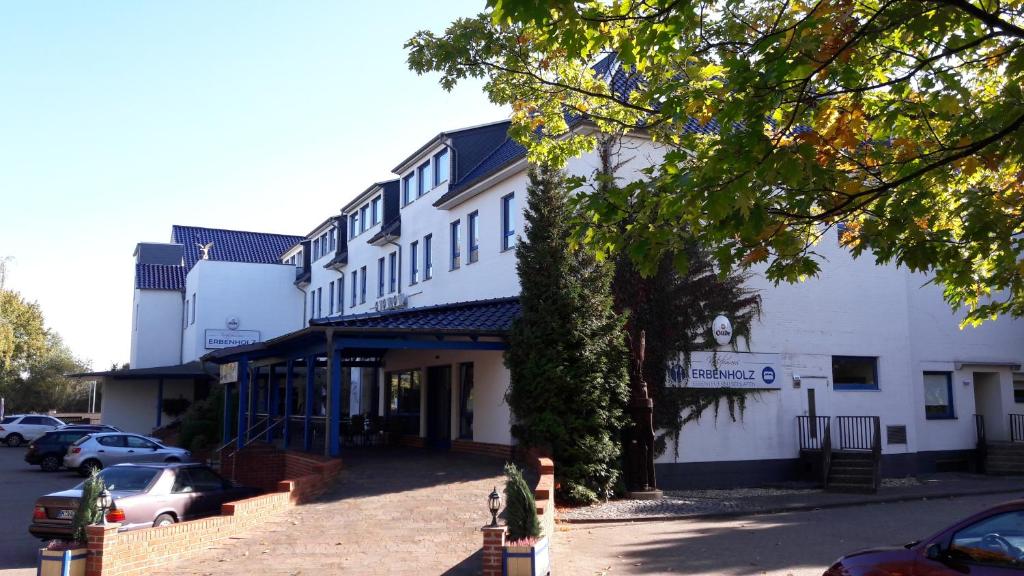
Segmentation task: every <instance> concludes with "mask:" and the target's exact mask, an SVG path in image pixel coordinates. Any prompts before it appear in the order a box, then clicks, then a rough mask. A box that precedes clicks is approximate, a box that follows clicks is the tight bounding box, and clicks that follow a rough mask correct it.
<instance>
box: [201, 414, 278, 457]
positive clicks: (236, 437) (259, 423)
mask: <svg viewBox="0 0 1024 576" xmlns="http://www.w3.org/2000/svg"><path fill="white" fill-rule="evenodd" d="M267 420H269V418H268V417H264V418H262V419H261V420H259V421H257V422H256V423H255V424H253V425H252V427H251V428H249V429H248V430H246V431H245V432H243V433H242V434H244V435H245V437H246V438H248V437H249V433H250V432H252V431H253V430H255V429H256V428H259V426H260V425H261V424H265V423H266V421H267ZM236 440H238V436H235V437H234V438H232V439H231V440H228V441H227V442H226V443H225V444H224V445H223V446H221V447H220V448H217V449H216V450H214V451H213V454H218V453H220V451H221V450H223V449H225V448H227V447H228V446H231V445H232V444H234V443H235V441H236ZM246 446H247V445H246ZM242 447H243V448H245V446H242Z"/></svg>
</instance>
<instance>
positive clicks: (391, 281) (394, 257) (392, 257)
mask: <svg viewBox="0 0 1024 576" xmlns="http://www.w3.org/2000/svg"><path fill="white" fill-rule="evenodd" d="M397 286H398V252H397V251H396V252H392V253H391V254H388V294H394V293H395V289H396V288H397Z"/></svg>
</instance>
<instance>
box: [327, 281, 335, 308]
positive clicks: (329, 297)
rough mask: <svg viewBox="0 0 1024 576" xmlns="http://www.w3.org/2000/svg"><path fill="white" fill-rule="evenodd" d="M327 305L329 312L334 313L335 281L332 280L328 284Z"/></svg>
mask: <svg viewBox="0 0 1024 576" xmlns="http://www.w3.org/2000/svg"><path fill="white" fill-rule="evenodd" d="M327 303H328V304H327V307H328V309H329V310H330V312H328V314H330V315H334V282H333V281H332V282H331V283H330V284H328V285H327Z"/></svg>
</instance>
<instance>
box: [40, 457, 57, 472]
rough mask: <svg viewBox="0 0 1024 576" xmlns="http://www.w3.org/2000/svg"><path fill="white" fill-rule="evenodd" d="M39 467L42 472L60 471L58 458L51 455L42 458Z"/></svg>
mask: <svg viewBox="0 0 1024 576" xmlns="http://www.w3.org/2000/svg"><path fill="white" fill-rule="evenodd" d="M39 467H40V468H42V469H43V472H56V471H57V470H60V458H58V457H56V456H54V455H53V454H50V455H48V456H43V461H42V462H40V463H39Z"/></svg>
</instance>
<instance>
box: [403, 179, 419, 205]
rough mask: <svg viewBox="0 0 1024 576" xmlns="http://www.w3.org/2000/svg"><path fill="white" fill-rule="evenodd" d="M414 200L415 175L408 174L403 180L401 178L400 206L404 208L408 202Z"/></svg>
mask: <svg viewBox="0 0 1024 576" xmlns="http://www.w3.org/2000/svg"><path fill="white" fill-rule="evenodd" d="M415 199H416V174H415V173H413V174H409V175H408V176H406V177H405V178H402V205H403V206H405V205H406V204H408V203H409V202H412V201H413V200H415Z"/></svg>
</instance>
